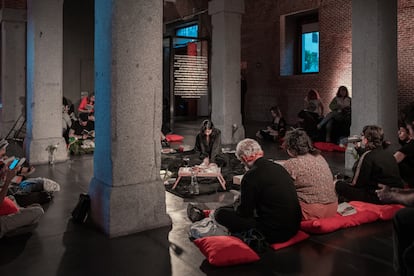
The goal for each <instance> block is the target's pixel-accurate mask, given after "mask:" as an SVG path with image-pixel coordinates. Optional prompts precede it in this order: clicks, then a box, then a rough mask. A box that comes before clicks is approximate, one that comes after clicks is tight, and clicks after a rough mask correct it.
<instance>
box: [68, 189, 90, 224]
mask: <svg viewBox="0 0 414 276" xmlns="http://www.w3.org/2000/svg"><path fill="white" fill-rule="evenodd" d="M90 208H91V199H90V197H89V195H88V194H80V195H79V201H78V203H77V204H76V206H75V209H73V211H72V221H73V222H75V223H84V222H85V221H86V219H87V218H88V215H89V209H90Z"/></svg>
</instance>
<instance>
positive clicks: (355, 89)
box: [351, 0, 398, 144]
mask: <svg viewBox="0 0 414 276" xmlns="http://www.w3.org/2000/svg"><path fill="white" fill-rule="evenodd" d="M397 73H398V68H397V1H396V0H364V1H360V0H353V1H352V97H353V98H352V127H351V134H360V133H361V130H362V128H363V127H364V126H365V125H371V124H375V125H379V126H381V127H382V128H383V129H384V132H385V136H386V139H388V140H391V141H392V142H393V144H397V134H396V132H397V120H398V113H397V112H398V111H397V95H398V90H397V82H398V79H397Z"/></svg>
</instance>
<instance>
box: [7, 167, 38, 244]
mask: <svg viewBox="0 0 414 276" xmlns="http://www.w3.org/2000/svg"><path fill="white" fill-rule="evenodd" d="M7 165H8V164H5V166H3V168H2V169H1V171H0V178H1V181H2V182H3V186H2V187H1V188H0V213H3V212H5V211H6V210H5V209H6V208H7V206H6V205H9V204H10V202H11V199H9V198H7V199H6V194H7V191H8V188H9V185H10V183H11V180H12V179H13V178H14V176H15V175H16V171H15V170H9V169H8V166H7ZM6 201H7V202H6ZM11 204H13V203H11ZM16 207H17V212H16V213H11V214H7V215H6V214H5V215H0V238H2V237H3V236H4V235H17V234H24V233H27V232H30V231H32V230H33V229H34V228H35V227H36V225H37V222H38V221H39V219H40V217H41V216H42V215H43V214H44V211H43V208H42V207H41V206H40V205H37V204H36V205H32V206H29V207H27V208H19V207H18V206H17V205H16Z"/></svg>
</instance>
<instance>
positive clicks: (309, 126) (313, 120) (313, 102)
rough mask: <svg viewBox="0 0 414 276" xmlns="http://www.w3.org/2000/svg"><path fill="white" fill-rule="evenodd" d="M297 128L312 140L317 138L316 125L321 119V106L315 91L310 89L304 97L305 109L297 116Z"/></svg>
mask: <svg viewBox="0 0 414 276" xmlns="http://www.w3.org/2000/svg"><path fill="white" fill-rule="evenodd" d="M298 118H299V127H301V128H303V129H304V130H305V131H306V133H307V134H308V135H309V136H310V137H311V138H312V139H315V138H318V136H319V135H318V129H317V124H318V123H319V122H320V121H321V120H322V118H323V104H322V102H321V98H320V96H319V93H318V91H317V90H316V89H311V90H309V92H308V95H307V96H306V97H305V108H304V109H303V110H301V111H300V112H299V114H298Z"/></svg>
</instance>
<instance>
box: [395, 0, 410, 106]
mask: <svg viewBox="0 0 414 276" xmlns="http://www.w3.org/2000/svg"><path fill="white" fill-rule="evenodd" d="M410 102H414V1H413V0H399V1H398V108H399V110H401V109H402V108H403V107H404V106H406V105H407V104H408V103H410Z"/></svg>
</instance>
